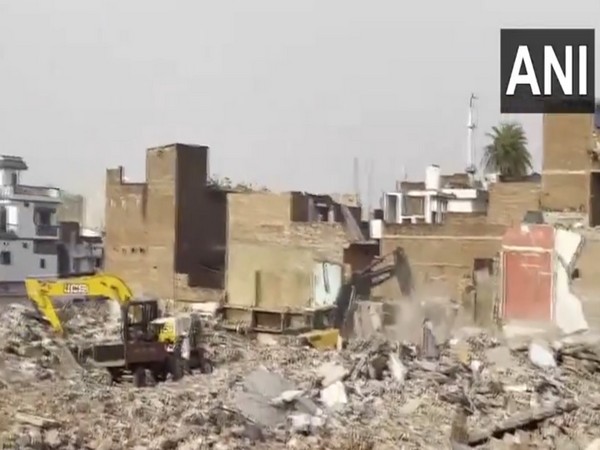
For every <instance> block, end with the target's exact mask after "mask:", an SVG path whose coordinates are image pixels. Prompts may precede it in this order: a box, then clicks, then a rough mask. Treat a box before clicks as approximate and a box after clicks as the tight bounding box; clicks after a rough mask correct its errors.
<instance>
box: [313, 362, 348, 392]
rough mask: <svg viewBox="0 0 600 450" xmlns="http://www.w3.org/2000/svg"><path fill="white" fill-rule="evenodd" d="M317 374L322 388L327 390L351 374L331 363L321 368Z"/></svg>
mask: <svg viewBox="0 0 600 450" xmlns="http://www.w3.org/2000/svg"><path fill="white" fill-rule="evenodd" d="M317 373H318V375H319V378H320V379H321V386H323V387H324V388H326V387H327V386H329V385H331V384H333V383H335V382H337V381H341V380H343V379H344V378H346V377H347V376H348V373H349V372H348V370H346V368H345V367H344V366H342V365H340V364H336V363H334V362H329V363H326V364H323V365H322V366H321V367H319V369H318V371H317Z"/></svg>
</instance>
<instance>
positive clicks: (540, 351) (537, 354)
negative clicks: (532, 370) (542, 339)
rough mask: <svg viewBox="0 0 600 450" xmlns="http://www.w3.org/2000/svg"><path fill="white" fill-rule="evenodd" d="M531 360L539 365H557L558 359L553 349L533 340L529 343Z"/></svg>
mask: <svg viewBox="0 0 600 450" xmlns="http://www.w3.org/2000/svg"><path fill="white" fill-rule="evenodd" d="M529 360H530V361H531V363H532V364H534V365H536V366H538V367H542V368H553V367H556V360H555V359H554V355H553V353H552V350H550V349H549V348H548V347H547V346H545V345H543V344H541V343H539V342H531V343H530V344H529Z"/></svg>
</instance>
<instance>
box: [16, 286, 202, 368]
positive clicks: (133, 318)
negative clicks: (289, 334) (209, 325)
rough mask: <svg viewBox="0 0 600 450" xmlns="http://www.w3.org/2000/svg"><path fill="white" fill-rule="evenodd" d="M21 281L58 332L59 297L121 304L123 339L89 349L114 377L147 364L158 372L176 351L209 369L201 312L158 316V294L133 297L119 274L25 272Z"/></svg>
mask: <svg viewBox="0 0 600 450" xmlns="http://www.w3.org/2000/svg"><path fill="white" fill-rule="evenodd" d="M25 287H26V290H27V295H28V297H29V299H30V300H31V302H32V303H33V304H34V306H35V309H36V310H37V312H38V314H39V316H40V317H41V318H42V319H43V320H45V321H47V322H48V323H49V324H50V326H51V327H52V329H53V330H54V331H55V332H56V333H57V334H59V335H64V334H65V327H64V325H63V320H62V318H61V314H59V313H58V311H57V308H56V305H55V300H58V299H59V298H65V297H69V298H71V299H73V298H76V299H83V300H84V301H87V300H91V299H101V300H102V301H111V300H112V301H115V302H117V303H118V304H119V305H120V309H121V329H122V336H121V342H120V343H104V344H94V345H93V346H92V347H90V348H88V349H87V350H89V351H88V352H87V354H88V355H91V359H92V360H95V362H96V363H97V365H101V366H103V367H106V368H107V369H109V371H110V372H111V374H112V375H113V380H117V379H119V378H120V377H121V375H122V373H123V372H124V371H125V370H128V371H131V372H134V373H135V371H136V370H137V369H140V370H138V372H139V373H143V372H144V370H145V369H148V368H149V369H151V370H153V371H158V372H161V370H162V369H161V364H162V363H163V362H164V363H167V362H168V363H169V364H170V365H173V359H174V355H175V357H176V358H175V359H177V360H179V359H182V362H183V366H187V368H189V369H191V368H194V367H199V368H200V369H201V371H202V372H204V373H208V372H211V371H212V364H211V363H210V361H209V360H208V358H207V356H206V351H205V349H204V347H203V346H202V345H201V335H202V327H201V321H200V318H199V317H198V316H196V315H193V314H186V315H181V316H162V317H161V314H160V312H159V308H158V302H157V301H156V300H141V301H138V300H135V299H134V297H133V293H132V290H131V289H130V288H129V286H127V284H126V283H125V282H124V281H123V280H122V279H121V278H119V277H117V276H114V275H109V274H94V275H88V276H80V277H73V278H53V279H45V278H29V279H27V280H25ZM142 350H144V351H142ZM163 350H164V351H163ZM142 355H145V356H144V357H143V358H142V359H140V357H141V356H142ZM132 358H134V359H135V361H134V360H133V359H132ZM163 372H164V370H163ZM140 376H141V375H140ZM134 378H135V377H134Z"/></svg>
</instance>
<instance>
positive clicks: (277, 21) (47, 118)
mask: <svg viewBox="0 0 600 450" xmlns="http://www.w3.org/2000/svg"><path fill="white" fill-rule="evenodd" d="M598 24H600V0H570V1H564V0H526V1H525V0H502V1H491V0H454V1H444V0H436V1H420V2H403V1H399V0H371V1H366V0H362V1H359V0H319V1H317V0H302V1H300V0H238V1H229V0H218V1H217V0H214V1H211V2H209V1H203V0H190V1H184V0H179V1H164V0H162V1H158V0H119V1H115V0H101V1H91V0H63V1H61V0H53V1H48V0H38V1H30V0H12V1H11V0H0V153H8V154H17V155H21V156H23V157H25V158H26V159H27V162H28V163H29V165H30V171H29V173H28V175H27V178H26V180H27V182H28V183H31V184H34V183H52V184H55V185H58V186H59V187H63V188H65V189H68V190H72V191H75V192H80V193H83V194H86V195H93V194H94V193H96V192H99V191H101V190H102V189H103V183H104V174H105V169H106V168H107V167H116V166H118V165H123V166H125V169H126V174H127V175H128V176H129V177H130V178H131V179H132V180H142V179H143V176H144V156H145V148H147V147H151V146H156V145H162V144H168V143H172V142H176V141H179V142H185V143H195V144H205V145H209V146H210V147H211V155H210V156H211V171H212V172H216V173H218V174H220V175H227V176H229V177H231V178H232V179H234V180H239V181H250V182H255V183H259V184H262V185H267V186H270V187H273V188H275V189H303V190H308V191H315V192H341V191H345V192H351V191H352V190H353V176H352V167H353V163H352V160H353V157H355V156H358V157H359V158H360V159H361V161H362V166H363V172H364V167H365V166H366V164H367V161H368V160H369V159H372V160H373V161H374V176H373V191H375V192H377V195H378V194H379V193H380V192H381V191H382V190H384V189H390V188H391V187H392V186H393V185H394V180H395V179H398V178H400V177H401V176H402V173H403V170H405V171H406V172H407V173H408V175H409V177H410V178H414V179H418V178H422V174H423V172H424V168H425V166H426V165H427V164H429V163H438V164H440V165H441V166H442V168H443V170H444V171H445V172H454V171H460V170H463V169H464V166H465V162H466V161H465V160H466V121H467V107H468V99H469V95H470V93H471V92H475V93H477V95H478V96H479V98H480V100H479V103H478V117H479V120H478V125H479V130H478V131H477V135H476V145H477V147H481V146H483V145H484V144H485V138H484V133H485V132H486V131H488V129H489V127H490V126H492V125H493V124H496V123H497V122H498V121H499V120H500V118H501V117H500V114H499V36H500V28H502V27H596V25H598ZM596 58H600V47H599V48H597V51H596ZM596 75H597V78H596V83H599V82H600V78H599V77H600V74H599V73H597V74H596ZM519 119H520V120H522V122H523V124H524V125H525V127H526V130H527V132H528V135H529V138H530V146H531V151H532V153H533V155H534V157H535V158H536V161H537V163H538V164H539V159H540V155H541V145H542V142H541V128H540V126H541V121H540V117H539V116H524V117H519ZM480 154H481V151H480V150H479V155H480ZM365 178H366V177H365V175H364V173H363V183H364V182H365ZM375 192H374V193H375Z"/></svg>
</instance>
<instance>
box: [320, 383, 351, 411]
mask: <svg viewBox="0 0 600 450" xmlns="http://www.w3.org/2000/svg"><path fill="white" fill-rule="evenodd" d="M321 403H323V404H324V405H325V406H326V407H327V408H329V409H330V410H336V409H340V408H341V407H342V406H344V405H345V404H346V403H348V397H347V396H346V388H345V386H344V383H342V382H341V381H336V382H335V383H333V384H330V385H329V386H327V387H326V388H325V389H323V390H322V391H321Z"/></svg>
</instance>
